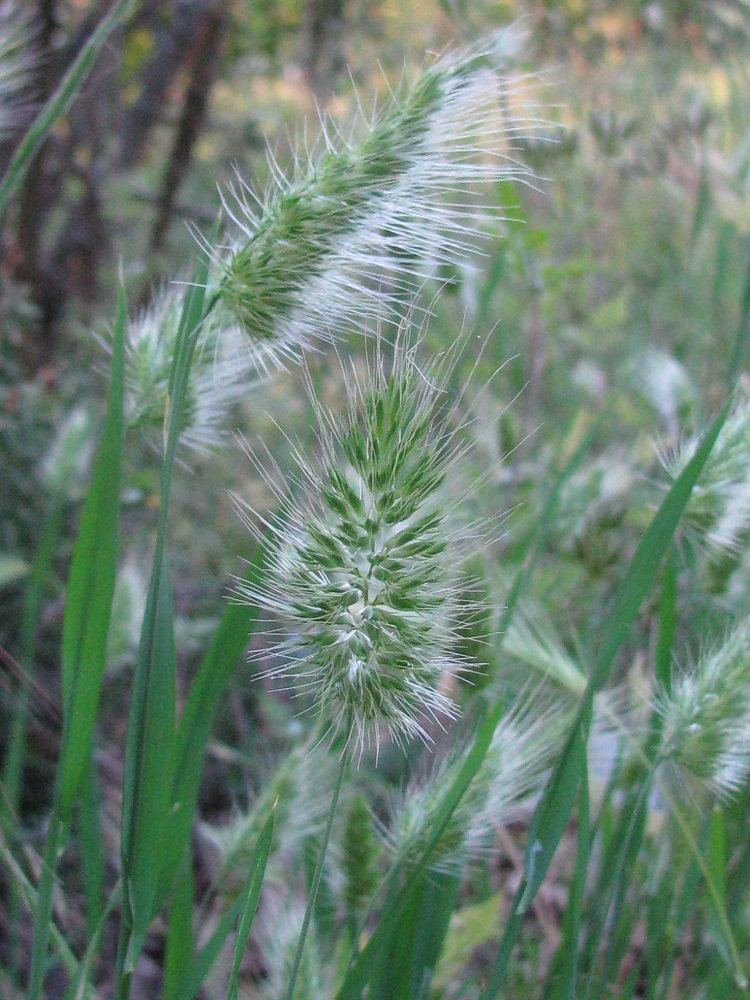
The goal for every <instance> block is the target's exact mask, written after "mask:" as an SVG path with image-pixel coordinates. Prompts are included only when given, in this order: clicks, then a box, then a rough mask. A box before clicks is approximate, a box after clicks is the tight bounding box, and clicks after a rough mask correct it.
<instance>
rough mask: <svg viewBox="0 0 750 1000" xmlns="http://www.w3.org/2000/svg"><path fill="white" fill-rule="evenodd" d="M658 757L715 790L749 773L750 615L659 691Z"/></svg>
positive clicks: (725, 790) (724, 792) (721, 791)
mask: <svg viewBox="0 0 750 1000" xmlns="http://www.w3.org/2000/svg"><path fill="white" fill-rule="evenodd" d="M654 706H655V709H656V711H657V713H658V714H659V716H660V718H661V745H660V750H659V756H660V759H661V760H662V761H664V762H666V763H668V764H669V765H671V766H672V767H673V768H674V769H675V771H676V772H677V774H678V775H679V776H680V778H681V779H683V782H685V781H687V783H688V784H689V783H690V782H693V783H698V784H700V785H703V786H704V787H706V788H707V789H708V790H710V791H711V792H713V794H715V795H717V796H719V797H722V798H728V797H730V796H732V795H735V794H736V793H737V792H738V791H739V790H740V789H741V788H742V786H743V784H744V782H745V781H746V780H747V777H748V773H750V619H745V620H744V621H742V622H741V623H740V624H738V625H736V626H735V628H734V629H732V631H731V632H730V633H729V634H728V635H727V637H726V639H725V640H724V641H723V642H722V643H721V644H719V645H716V646H714V647H713V648H711V649H709V650H708V651H707V652H706V653H705V654H704V655H702V656H701V657H700V658H699V659H698V661H697V662H696V663H695V664H693V665H692V666H691V667H690V668H689V669H685V670H682V671H680V672H679V673H676V674H675V676H674V677H673V679H672V683H671V685H670V687H669V689H668V690H667V689H666V688H661V689H659V690H657V692H656V696H655V700H654Z"/></svg>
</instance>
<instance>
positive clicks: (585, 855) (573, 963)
mask: <svg viewBox="0 0 750 1000" xmlns="http://www.w3.org/2000/svg"><path fill="white" fill-rule="evenodd" d="M578 752H579V753H582V755H583V760H582V761H581V765H580V767H581V790H580V795H579V801H578V850H577V852H576V866H575V871H574V872H573V881H572V884H571V887H570V893H569V895H568V906H567V909H566V911H565V923H564V926H563V938H562V942H561V944H560V955H561V958H562V963H561V972H560V980H559V985H558V989H557V991H556V992H555V994H554V996H555V998H556V1000H557V998H559V1000H577V997H578V994H577V992H576V985H577V980H578V955H579V946H580V945H579V938H580V933H581V917H582V914H583V899H584V894H585V891H586V873H587V871H588V866H589V857H590V853H591V814H590V808H589V806H590V803H589V782H588V763H587V760H586V750H585V747H583V746H581V745H580V743H579V750H578Z"/></svg>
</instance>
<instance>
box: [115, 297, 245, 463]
mask: <svg viewBox="0 0 750 1000" xmlns="http://www.w3.org/2000/svg"><path fill="white" fill-rule="evenodd" d="M183 292H184V289H183V288H182V287H181V286H179V285H172V286H169V287H167V288H164V289H162V290H161V291H159V292H158V293H157V294H156V296H155V297H154V300H153V302H152V303H151V305H150V306H148V308H146V309H144V310H143V311H142V312H141V313H140V314H139V315H138V316H137V317H135V318H134V319H133V320H131V321H130V322H129V323H128V326H127V330H126V337H125V386H126V400H125V407H126V418H127V421H128V425H129V426H130V427H139V428H142V429H143V430H144V431H145V432H146V434H147V435H149V436H150V437H152V438H155V439H156V440H157V441H158V440H160V437H161V434H162V433H163V430H164V420H165V415H166V413H167V410H168V406H169V380H170V373H171V369H172V361H173V358H174V353H175V348H176V343H177V336H178V331H179V324H180V315H181V312H182V307H183V301H184V294H183ZM105 347H107V344H106V343H105ZM260 377H262V372H261V371H260V370H259V369H258V368H257V366H256V365H255V359H254V357H253V356H252V354H251V352H250V351H249V349H248V347H247V344H246V342H245V340H244V338H241V337H240V336H239V335H238V333H237V331H233V330H220V329H219V326H218V324H217V322H216V318H215V317H214V316H213V315H212V314H209V315H208V316H207V317H206V318H205V319H204V321H203V326H202V328H201V331H200V333H199V336H198V341H197V344H196V349H195V355H194V359H193V364H192V368H191V371H190V377H189V381H188V386H187V395H186V400H185V406H184V411H183V421H182V430H181V434H180V442H181V444H182V445H184V446H185V447H187V448H190V449H192V450H194V451H208V450H210V449H212V448H215V447H218V446H219V445H220V444H221V443H222V442H223V441H224V438H225V435H226V422H227V416H228V414H229V412H230V410H231V408H232V406H233V405H234V404H235V403H236V402H237V401H238V400H239V399H240V398H241V397H242V396H243V395H244V393H245V392H247V390H248V389H249V388H250V387H251V386H252V384H253V383H254V382H257V381H258V380H259V378H260Z"/></svg>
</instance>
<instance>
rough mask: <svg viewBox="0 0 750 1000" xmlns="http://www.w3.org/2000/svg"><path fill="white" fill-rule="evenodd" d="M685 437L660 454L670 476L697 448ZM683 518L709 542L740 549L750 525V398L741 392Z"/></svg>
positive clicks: (677, 472)
mask: <svg viewBox="0 0 750 1000" xmlns="http://www.w3.org/2000/svg"><path fill="white" fill-rule="evenodd" d="M699 440H700V439H699V438H698V437H697V436H696V437H690V438H688V439H687V440H685V441H684V442H683V443H682V444H681V445H680V447H679V448H678V449H677V450H676V452H675V453H674V454H672V455H667V456H662V463H663V465H664V468H665V470H666V472H667V473H668V475H669V476H670V478H672V479H673V480H674V479H677V477H678V476H679V475H680V473H681V472H682V471H683V469H684V468H685V466H686V465H687V464H688V462H689V461H690V459H691V458H692V457H693V455H694V454H695V451H696V448H697V447H698V442H699ZM683 523H685V524H686V525H688V526H689V527H690V529H691V530H692V531H693V533H694V534H695V535H696V536H697V537H698V538H699V539H700V540H701V541H702V542H703V543H704V544H706V545H708V546H710V547H712V548H714V549H718V550H719V551H720V552H727V551H729V552H732V551H736V550H737V549H738V547H739V545H740V542H741V538H742V536H743V534H744V533H746V532H747V530H748V529H749V528H750V399H748V398H747V396H745V395H739V396H738V398H737V400H736V402H735V403H734V405H733V406H732V409H731V411H730V412H729V414H728V416H727V419H726V420H725V422H724V426H723V427H722V428H721V430H720V431H719V436H718V438H717V439H716V443H715V444H714V447H713V450H712V451H711V454H710V455H709V457H708V461H707V462H706V465H705V468H704V469H703V473H702V474H701V477H700V479H699V481H698V483H697V484H696V486H695V487H694V488H693V492H692V494H691V496H690V500H689V501H688V505H687V508H686V510H685V515H684V517H683Z"/></svg>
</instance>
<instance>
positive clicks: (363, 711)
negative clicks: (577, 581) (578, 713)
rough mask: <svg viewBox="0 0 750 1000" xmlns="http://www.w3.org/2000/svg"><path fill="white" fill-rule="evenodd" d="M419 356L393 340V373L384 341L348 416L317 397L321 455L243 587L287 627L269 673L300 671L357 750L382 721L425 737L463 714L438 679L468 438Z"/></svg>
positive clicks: (455, 605)
mask: <svg viewBox="0 0 750 1000" xmlns="http://www.w3.org/2000/svg"><path fill="white" fill-rule="evenodd" d="M415 355H416V349H406V348H405V347H404V346H403V345H401V344H400V343H399V344H397V345H396V348H395V360H394V362H393V367H392V370H391V371H390V372H387V371H386V363H385V360H384V358H383V356H382V353H381V351H380V345H379V346H378V349H377V351H376V358H375V359H374V361H373V360H371V362H370V365H369V367H370V371H369V372H368V376H367V384H366V385H365V386H364V387H363V386H362V385H361V384H360V383H359V381H358V380H356V379H355V380H354V382H352V383H350V384H349V386H348V394H349V412H348V418H347V420H346V421H345V422H343V426H342V421H341V419H340V417H339V416H338V415H337V414H335V413H328V412H324V411H322V410H321V408H320V406H319V405H318V404H317V402H316V401H315V400H314V398H313V405H314V406H315V407H316V409H317V416H318V421H319V431H318V434H319V440H320V446H321V451H322V457H321V461H320V465H319V466H315V467H313V466H311V465H310V464H309V463H308V462H307V460H306V459H305V458H304V457H303V456H302V455H299V454H298V455H297V456H296V457H297V461H298V463H299V465H300V470H301V476H300V477H299V479H300V483H299V484H298V486H299V487H301V488H305V489H304V494H305V495H303V496H301V497H299V498H298V499H295V500H294V501H290V502H288V503H287V504H286V508H287V509H286V510H284V511H283V512H282V513H281V515H280V516H279V517H278V519H277V520H274V521H273V522H272V523H271V525H270V527H271V529H272V532H273V533H274V534H275V536H276V546H275V550H274V552H273V554H272V556H271V560H270V568H269V572H268V574H267V578H266V582H265V583H264V584H262V585H261V587H259V588H249V587H247V586H245V585H243V584H242V583H240V584H239V586H238V594H239V595H240V596H241V597H246V598H249V599H250V600H251V601H254V602H258V603H259V604H260V606H261V607H264V608H266V609H268V610H270V611H271V612H273V613H274V614H276V615H278V616H279V618H280V619H281V620H282V622H284V624H285V626H286V628H287V629H288V630H290V631H291V632H292V635H291V636H290V637H289V638H286V639H284V640H282V641H281V642H280V644H279V653H280V655H281V657H282V663H281V665H280V666H278V667H276V668H272V669H271V670H269V674H278V675H286V676H290V677H293V678H295V679H296V681H297V686H298V688H299V690H300V691H302V692H309V693H310V694H311V695H312V696H313V698H314V701H315V703H316V705H317V706H318V708H319V709H320V710H321V711H322V712H323V714H324V715H325V716H326V717H327V718H328V719H330V720H331V721H332V722H333V724H334V726H335V727H336V728H337V729H338V728H342V729H344V730H345V732H346V733H347V734H348V735H349V736H351V738H353V740H354V741H355V742H356V744H357V745H358V747H359V749H360V751H361V750H362V748H363V746H364V744H365V743H367V744H368V745H369V743H370V741H371V739H372V737H373V736H374V738H375V743H376V744H377V742H378V730H379V728H380V727H381V726H385V727H387V729H388V730H390V732H391V734H392V735H393V736H394V738H396V739H397V740H401V739H403V738H408V739H411V738H414V737H419V738H422V739H424V740H427V739H429V735H428V732H427V729H426V728H425V726H426V724H427V723H429V722H433V721H437V720H439V718H440V716H453V715H455V709H454V707H453V704H452V702H451V701H450V699H449V698H448V697H447V696H446V695H445V694H444V693H442V691H441V690H440V685H441V682H444V681H445V678H446V675H448V674H450V673H452V672H453V671H454V670H455V669H456V666H457V663H458V661H459V659H460V658H459V657H458V656H457V654H456V653H455V649H454V647H455V636H454V632H453V626H454V624H455V619H456V615H457V613H458V612H459V607H460V603H461V601H460V587H459V572H460V570H459V562H460V542H461V541H462V539H463V538H465V537H466V534H467V529H461V527H460V526H459V524H458V521H457V518H456V516H455V515H456V511H455V501H454V500H452V498H451V493H450V492H449V490H448V488H447V486H446V482H445V481H446V477H447V475H448V472H449V470H451V469H455V463H456V461H457V460H458V458H459V457H460V456H461V454H462V448H461V446H460V445H459V444H458V443H457V440H456V436H455V434H454V433H453V432H452V431H451V430H450V428H449V426H448V424H449V422H450V419H451V412H450V411H447V412H446V410H445V409H444V408H443V407H441V400H440V389H439V388H436V385H435V384H432V383H431V378H436V379H437V380H438V385H439V379H440V373H439V372H437V371H433V372H430V373H428V375H427V376H426V375H425V374H423V373H422V372H421V371H420V369H419V367H418V365H417V361H416V356H415ZM251 457H252V456H251ZM257 461H258V464H259V467H260V468H261V470H262V464H261V463H260V460H259V459H258V460H257ZM247 520H248V523H249V524H250V526H251V527H252V520H251V518H249V517H248V519H247Z"/></svg>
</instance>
